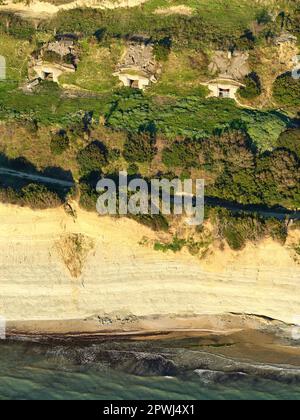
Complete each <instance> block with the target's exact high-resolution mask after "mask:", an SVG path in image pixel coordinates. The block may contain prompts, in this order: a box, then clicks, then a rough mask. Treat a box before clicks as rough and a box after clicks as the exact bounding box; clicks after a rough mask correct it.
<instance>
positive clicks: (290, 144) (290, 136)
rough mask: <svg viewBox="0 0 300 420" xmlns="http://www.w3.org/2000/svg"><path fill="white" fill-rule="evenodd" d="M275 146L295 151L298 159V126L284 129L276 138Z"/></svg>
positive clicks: (299, 157) (299, 139) (299, 131)
mask: <svg viewBox="0 0 300 420" xmlns="http://www.w3.org/2000/svg"><path fill="white" fill-rule="evenodd" d="M277 146H278V147H279V148H284V149H287V150H289V151H291V152H293V153H295V155H296V156H297V157H298V159H299V160H300V128H295V129H289V130H287V131H284V132H283V133H282V134H281V136H280V137H279V139H278V142H277Z"/></svg>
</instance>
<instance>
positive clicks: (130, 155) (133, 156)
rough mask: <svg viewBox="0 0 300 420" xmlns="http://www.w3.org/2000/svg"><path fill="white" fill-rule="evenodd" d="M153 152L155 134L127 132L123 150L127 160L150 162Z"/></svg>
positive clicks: (154, 151)
mask: <svg viewBox="0 0 300 420" xmlns="http://www.w3.org/2000/svg"><path fill="white" fill-rule="evenodd" d="M155 153H156V147H155V136H153V135H152V134H151V133H148V132H145V131H140V132H139V133H132V134H131V133H130V134H128V137H127V140H126V142H125V145H124V152H123V155H124V158H125V159H126V160H127V162H141V163H142V162H151V161H152V159H153V158H154V156H155Z"/></svg>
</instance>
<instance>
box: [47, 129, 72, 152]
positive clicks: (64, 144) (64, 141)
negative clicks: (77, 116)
mask: <svg viewBox="0 0 300 420" xmlns="http://www.w3.org/2000/svg"><path fill="white" fill-rule="evenodd" d="M69 146H70V141H69V138H68V136H67V133H66V131H65V130H60V131H58V132H57V133H55V134H54V135H53V136H52V139H51V143H50V150H51V153H52V154H53V155H61V154H63V153H64V152H65V151H66V150H68V148H69Z"/></svg>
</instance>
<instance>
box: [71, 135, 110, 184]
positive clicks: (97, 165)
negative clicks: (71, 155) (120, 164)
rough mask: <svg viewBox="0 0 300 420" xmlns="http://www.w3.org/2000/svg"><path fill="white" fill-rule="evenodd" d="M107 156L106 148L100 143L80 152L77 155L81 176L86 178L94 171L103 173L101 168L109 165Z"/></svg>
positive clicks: (95, 143)
mask: <svg viewBox="0 0 300 420" xmlns="http://www.w3.org/2000/svg"><path fill="white" fill-rule="evenodd" d="M107 155H108V153H107V149H106V147H105V146H104V144H103V143H100V142H98V141H95V142H93V143H91V144H89V145H88V146H87V147H86V148H84V149H82V150H80V151H79V153H78V155H77V162H78V165H79V168H80V174H81V175H82V176H85V175H88V174H89V173H91V172H93V171H101V168H102V167H103V166H105V165H107V163H108V161H107Z"/></svg>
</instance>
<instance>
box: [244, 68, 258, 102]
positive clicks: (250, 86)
mask: <svg viewBox="0 0 300 420" xmlns="http://www.w3.org/2000/svg"><path fill="white" fill-rule="evenodd" d="M244 84H245V87H242V88H240V89H239V94H240V96H241V97H242V98H245V99H254V98H256V97H257V96H259V95H261V92H262V90H261V81H260V78H259V76H258V74H257V73H250V74H249V75H248V76H246V77H245V80H244Z"/></svg>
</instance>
